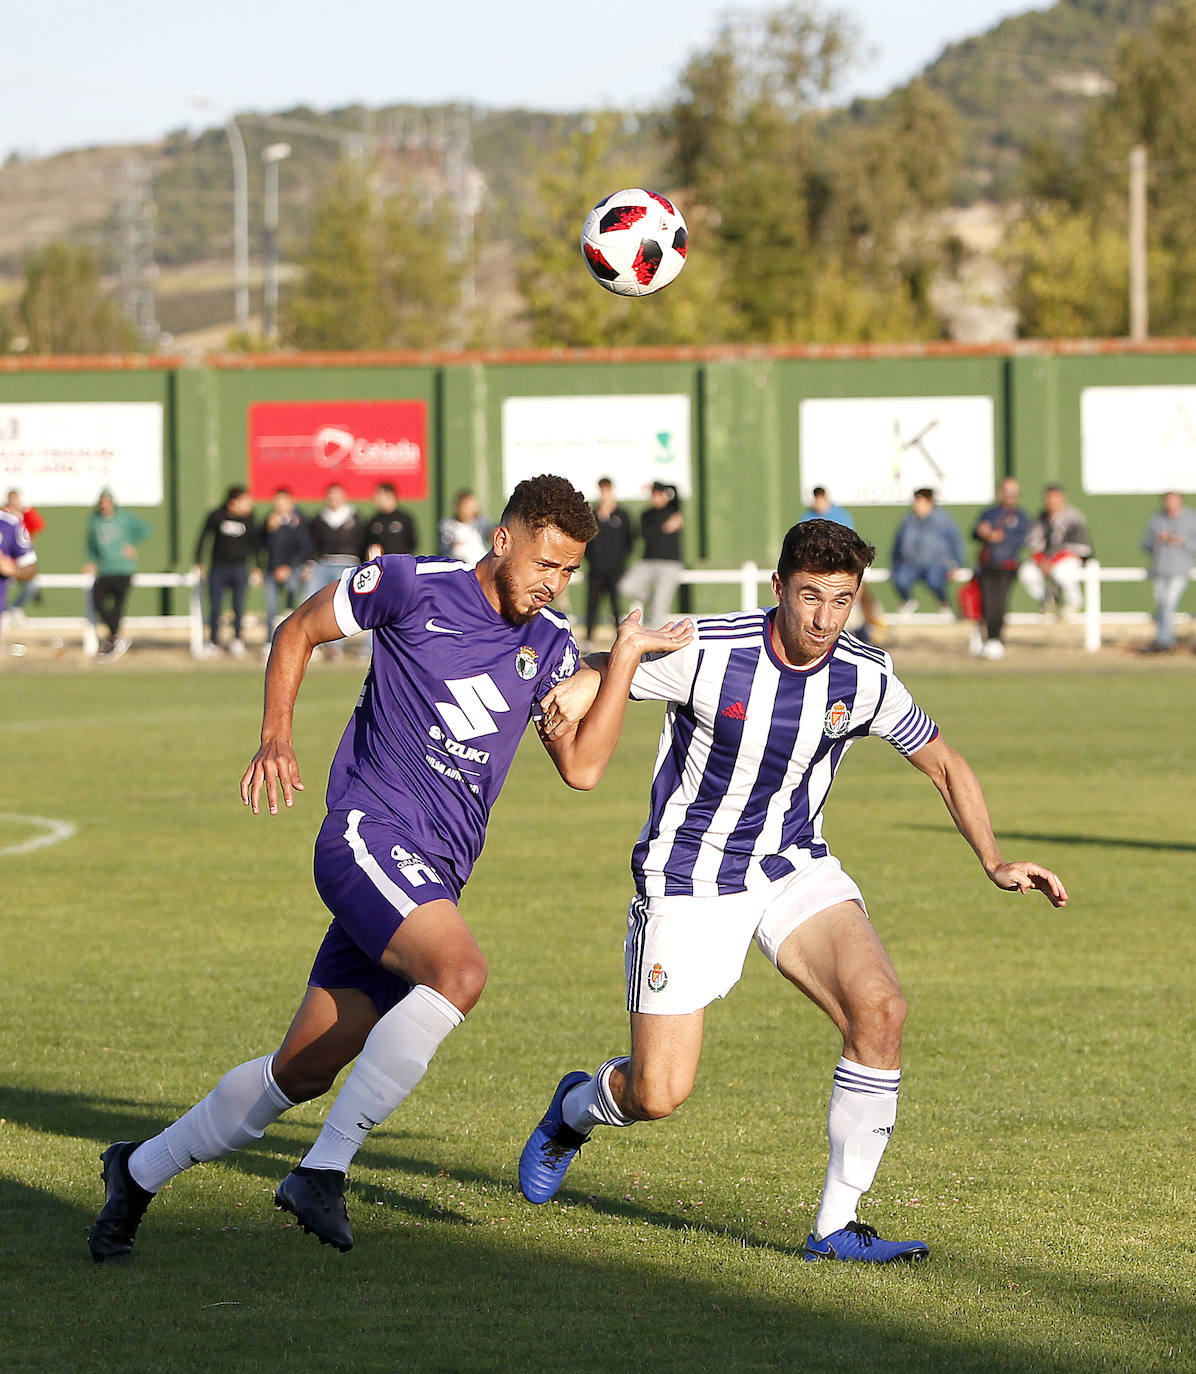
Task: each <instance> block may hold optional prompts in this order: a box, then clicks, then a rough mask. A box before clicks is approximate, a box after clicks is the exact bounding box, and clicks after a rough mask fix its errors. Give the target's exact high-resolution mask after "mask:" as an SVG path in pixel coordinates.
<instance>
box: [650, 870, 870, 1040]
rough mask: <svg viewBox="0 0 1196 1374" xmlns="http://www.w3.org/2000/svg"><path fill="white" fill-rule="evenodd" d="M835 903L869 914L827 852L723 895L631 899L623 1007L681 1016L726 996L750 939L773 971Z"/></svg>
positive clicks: (850, 881) (849, 880) (857, 891)
mask: <svg viewBox="0 0 1196 1374" xmlns="http://www.w3.org/2000/svg"><path fill="white" fill-rule="evenodd" d="M840 902H857V903H858V904H859V906H860V910H861V911H863V913H864V915H865V916H867V914H868V909H867V907H866V906H865V905H864V898H863V896H862V895H861V893H860V889H859V888H858V887H857V886H856V885H855V882H854V881H853V880H852V879H851V878H850V877H848V875H847V874H846V873H844V872H843V869H842V867H841V865H840V863H839V860H838V859H836V858H832V857H831V856H830V855H829V854H828V855H827V856H826V857H825V858H821V859H810V860H809V862H808V863H806V864H804V865H802V867H801V868H798V869H796V870H795V871H794V872H793V873H790V874H789V875H788V876H787V877H784V878H781V879H779V880H778V881H777V882H775V883H768V884H766V885H762V886H760V887H755V888H753V889H751V890H750V891H748V892H733V893H730V894H729V895H727V896H722V897H642V896H640V895H639V894H638V893H637V894H636V896H635V897H633V898H632V900H631V906H630V908H629V909H628V912H627V939H626V940H625V941H624V944H623V955H624V960H625V963H626V968H627V1009H628V1010H629V1011H642V1012H649V1013H653V1014H655V1015H657V1016H684V1015H686V1014H687V1013H688V1012H691V1011H699V1010H701V1008H702V1007H705V1006H708V1005H709V1004H710V1003H711V1002H713V1001H714V1000H715V998H717V997H725V996H726V995H727V993H729V992H730V991H731V989H732V988H733V987H734V986H735V984H736V983H737V982H738V981H739V979H740V977H741V976H742V974H743V964H744V960H745V959H746V958H747V952H748V948H749V946H750V945H751V943H752V941H753V940H755V942H756V944H757V945H759V947H760V949H761V951H762V952H763V953H764V954H765V955H766V956H767V957H768V959H769V960H770V961H771V962H772V963H773V964H774V965H775V964H776V962H777V955H778V952H779V951H780V948H781V946H782V945H783V944H784V942H785V940H786V939H787V937H788V936H790V935H791V934H792V933H793V932H794V931H795V930H796V929H797V927H798V926H800V925H801V924H802V923H803V922H804V921H808V920H809V919H810V917H811V916H817V915H818V913H819V912H820V911H825V910H826V909H827V907H832V906H838V904H839V903H840Z"/></svg>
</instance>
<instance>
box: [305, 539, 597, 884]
mask: <svg viewBox="0 0 1196 1374" xmlns="http://www.w3.org/2000/svg"><path fill="white" fill-rule="evenodd" d="M333 607H334V610H335V612H336V621H337V624H338V625H339V626H340V628H341V630H342V631H343V632H344V633H345V634H346V635H350V634H356V633H357V632H358V631H359V630H373V631H374V657H373V663H372V664H371V667H370V671H369V674H368V676H367V677H366V680H365V686H364V687H363V688H362V693H361V699H360V700H359V701H358V703H357V709H356V711H355V712H354V713H353V717H352V719H351V720H350V721H349V724H348V726H347V727H346V729H345V733H344V735H343V737H342V739H341V742H340V745H339V747H338V748H337V751H336V755H335V757H334V758H333V760H332V769H331V772H330V773H329V777H328V809H329V810H330V811H351V810H360V811H362V812H364V813H365V814H366V815H367V816H372V817H375V818H378V819H386V818H387V817H394V818H396V819H397V820H398V821H399V822H400V823H401V825H402V826H403V828H404V830H405V831H406V833H408V834H409V835H411V836H412V838H413V839H414V840H415V841H417V845H416V847H417V848H418V849H420V850H421V852H423V853H425V854H427V855H428V856H431V857H433V858H434V859H435V860H438V861H439V862H440V863H442V864H444V865H446V866H447V867H448V869H449V870H450V871H451V872H452V874H453V876H454V877H455V878H456V880H457V882H458V883H461V884H463V883H464V882H465V880H466V878H468V876H469V872H470V869H471V868H472V867H473V864H474V861H475V860H476V859H477V857H478V854H479V853H480V852H481V849H482V844H483V843H484V841H485V838H486V822H487V820H488V819H489V816H490V808H491V807H492V806H493V805H494V802H495V799H496V798H497V796H498V793H499V790H500V789H501V787H502V785H503V781H504V780H505V778H506V776H507V770H508V769H509V768H510V766H511V761H512V760H513V759H514V757H515V751H516V749H517V748H518V747H519V741H520V739H521V738H522V736H523V732H524V730H525V729H526V728H527V723H528V720H529V719H530V718H531V717H532V715H533V712H534V710H535V709H536V706H537V703H538V702H539V700H540V699H541V698H542V697H543V696H544V695H545V693H547V692H548V691H549V690H550V689H551V688H552V687H554V686H555V685H556V684H557V683H558V682H560V681H561V680H562V679H564V678H566V677H568V676H570V674H572V673H573V672H574V670H575V669H576V667H577V662H578V654H577V645H576V644H575V643H574V640H573V635H572V633H571V632H570V629H569V622H568V621H567V620H566V619H565V617H564V616H562V615H559V614H558V613H557V612H555V611H551V610H547V609H545V610H541V611H540V612H539V613H538V614H537V615H536V616H535V618H534V619H533V620H531V621H530V622H529V623H528V624H526V625H512V624H511V623H510V622H509V621H506V620H504V619H503V618H502V616H500V615H499V613H498V612H497V611H496V610H495V609H494V607H493V606H491V604H490V602H489V601H487V599H486V596H485V593H484V592H483V591H482V588H481V585H480V584H479V582H478V579H477V574H476V573H475V572H474V571H473V569H472V568H467V567H465V566H464V564H461V563H457V562H449V561H446V560H445V559H442V558H413V557H411V556H410V555H409V554H383V555H382V556H381V557H379V558H376V559H374V560H373V561H372V562H370V563H363V564H362V565H361V566H360V567H357V568H353V569H350V570H349V571H347V572H346V573H345V574H344V575H343V576H342V578H341V580H340V585H339V586H338V587H337V590H336V596H335V599H334V602H333Z"/></svg>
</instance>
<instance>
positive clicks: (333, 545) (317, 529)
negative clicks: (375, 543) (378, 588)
mask: <svg viewBox="0 0 1196 1374" xmlns="http://www.w3.org/2000/svg"><path fill="white" fill-rule="evenodd" d="M310 529H311V551H312V557H313V558H314V559H315V566H314V567H313V568H312V572H311V581H310V582H309V583H308V588H307V594H308V596H309V597H311V596H315V594H316V593H317V592H319V591H323V589H324V588H325V587H330V586H331V585H332V584H333V583H334V582H338V581H340V575H341V573H343V572H344V570H345V569H346V568H355V567H356V566H357V565H358V563H360V562H361V555H362V553H363V552H364V550H365V522H364V521H363V520H362V518H361V516H360V515H358V513H357V509H356V507H355V506H353V505H352V504H351V503H350V502H349V499H348V497H347V496H346V495H345V489H344V487H342V486H341V484H340V483H339V482H333V483H332V485H331V486H330V487H329V488H328V490H327V491H326V492H325V493H324V506H323V509H321V510H319V511H317V512H316V514H315V515H314V516H313V517H312V521H311V526H310Z"/></svg>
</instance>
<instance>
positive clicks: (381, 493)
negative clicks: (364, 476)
mask: <svg viewBox="0 0 1196 1374" xmlns="http://www.w3.org/2000/svg"><path fill="white" fill-rule="evenodd" d="M374 505H375V506H376V507H377V509H376V510H375V511H374V514H373V517H372V518H371V520H370V523H369V524H368V525H367V526H366V530H365V556H366V561H367V562H368V561H369V559H371V558H377V557H378V556H379V555H380V554H384V553H414V552H415V550H416V546H417V545H418V544H419V531H418V529H417V528H416V524H415V516H413V515H412V514H411V512H410V511H408V510H404V509H403V507H402V506H400V505H399V497H398V493H397V492H396V491H395V489H394V487H392V486H391V484H390V483H389V482H379V483H378V485H377V486H376V487H375V488H374Z"/></svg>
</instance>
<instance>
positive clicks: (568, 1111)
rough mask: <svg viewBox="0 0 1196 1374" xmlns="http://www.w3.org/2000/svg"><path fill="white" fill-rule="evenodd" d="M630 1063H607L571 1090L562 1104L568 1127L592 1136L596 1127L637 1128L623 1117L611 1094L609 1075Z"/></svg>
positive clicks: (619, 1061)
mask: <svg viewBox="0 0 1196 1374" xmlns="http://www.w3.org/2000/svg"><path fill="white" fill-rule="evenodd" d="M630 1063H631V1060H630V1059H627V1058H622V1059H608V1060H607V1061H606V1063H605V1064H603V1066H602V1067H601V1068H600V1069H599V1070H598V1072H597V1073H596V1074H595V1075H594V1077H593V1078H590V1079H587V1080H586V1082H584V1083H579V1084H578V1085H577V1086H576V1087H575V1088H570V1089H569V1091H568V1092H567V1093H566V1094H565V1096H564V1100H563V1101H562V1102H561V1116H562V1117H563V1118H564V1121H565V1125H566V1126H571V1127H572V1128H573V1129H574V1130H575V1131H578V1132H580V1133H581V1134H582V1135H589V1133H590V1132H591V1131H592V1130H593V1129H594V1127H595V1126H632V1125H634V1124H635V1118H634V1117H630V1116H626V1115H624V1113H623V1112H621V1111H620V1110H619V1108H618V1105H617V1104H616V1102H615V1099H614V1098H613V1097H612V1096H611V1093H610V1071H611V1070H612V1069H616V1068H618V1069H621V1068H622V1067H623V1065H624V1064H630Z"/></svg>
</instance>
